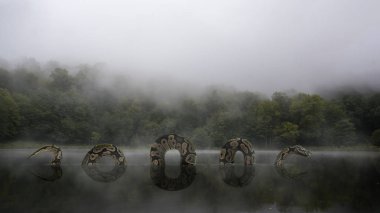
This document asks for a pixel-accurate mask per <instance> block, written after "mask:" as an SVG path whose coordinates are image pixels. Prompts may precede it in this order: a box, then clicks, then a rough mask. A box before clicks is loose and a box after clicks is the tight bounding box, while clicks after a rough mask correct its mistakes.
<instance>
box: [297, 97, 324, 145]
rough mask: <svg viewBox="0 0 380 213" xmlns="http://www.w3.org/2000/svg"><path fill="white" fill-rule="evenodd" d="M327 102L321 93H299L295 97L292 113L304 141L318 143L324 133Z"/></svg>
mask: <svg viewBox="0 0 380 213" xmlns="http://www.w3.org/2000/svg"><path fill="white" fill-rule="evenodd" d="M324 109H325V102H324V100H323V99H322V98H321V97H320V96H319V95H308V94H299V95H297V96H296V97H294V98H293V100H292V103H291V106H290V113H291V117H292V120H293V121H294V122H295V123H296V124H297V125H298V126H299V130H300V139H301V141H302V142H303V143H313V144H316V143H318V141H319V140H321V138H322V135H323V127H324V124H325V118H324Z"/></svg>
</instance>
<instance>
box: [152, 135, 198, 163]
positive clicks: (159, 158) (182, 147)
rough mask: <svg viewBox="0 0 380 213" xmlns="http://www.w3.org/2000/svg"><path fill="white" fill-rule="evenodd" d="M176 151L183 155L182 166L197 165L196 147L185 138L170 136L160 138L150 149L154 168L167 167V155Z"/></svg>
mask: <svg viewBox="0 0 380 213" xmlns="http://www.w3.org/2000/svg"><path fill="white" fill-rule="evenodd" d="M170 149H176V150H178V151H179V153H180V154H181V165H182V166H186V165H195V161H196V155H197V154H196V153H195V149H194V145H193V144H192V143H191V142H190V141H189V140H187V139H186V138H184V137H181V136H178V135H175V134H170V135H163V136H161V137H159V138H158V139H157V140H156V141H155V143H154V144H153V145H152V146H151V148H150V160H151V163H152V165H154V166H165V159H164V158H165V153H166V152H167V151H168V150H170Z"/></svg>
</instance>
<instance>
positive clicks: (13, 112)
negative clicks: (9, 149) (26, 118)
mask: <svg viewBox="0 0 380 213" xmlns="http://www.w3.org/2000/svg"><path fill="white" fill-rule="evenodd" d="M0 118H1V119H0V139H10V138H12V137H14V136H16V135H17V133H18V127H19V124H20V114H19V109H18V106H17V104H16V103H15V101H14V100H13V97H12V96H11V94H10V93H9V92H8V90H6V89H1V88H0Z"/></svg>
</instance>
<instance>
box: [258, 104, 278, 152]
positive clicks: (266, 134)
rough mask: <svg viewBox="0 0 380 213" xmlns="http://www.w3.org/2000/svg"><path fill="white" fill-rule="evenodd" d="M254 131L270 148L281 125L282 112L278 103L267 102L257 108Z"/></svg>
mask: <svg viewBox="0 0 380 213" xmlns="http://www.w3.org/2000/svg"><path fill="white" fill-rule="evenodd" d="M254 122H255V126H254V129H253V130H254V131H255V133H256V135H257V136H258V137H259V138H261V139H262V140H264V141H265V145H266V146H268V145H270V144H271V143H272V141H273V139H274V137H275V129H276V128H277V126H278V125H279V124H280V110H279V106H278V104H277V103H275V102H273V101H270V100H265V101H262V102H260V103H259V105H258V106H257V108H256V115H255V121H254Z"/></svg>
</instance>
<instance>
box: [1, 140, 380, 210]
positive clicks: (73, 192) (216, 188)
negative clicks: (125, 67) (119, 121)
mask: <svg viewBox="0 0 380 213" xmlns="http://www.w3.org/2000/svg"><path fill="white" fill-rule="evenodd" d="M61 148H62V150H63V159H62V164H61V167H60V168H53V167H50V166H48V165H47V163H48V162H49V158H48V157H49V155H48V154H47V153H46V154H41V155H39V156H37V157H35V158H32V159H31V160H28V159H27V156H28V155H29V154H31V153H32V152H33V151H34V149H1V150H0V186H1V187H0V212H181V213H185V212H375V211H376V210H378V209H380V202H379V201H380V153H378V152H364V151H363V152H323V151H318V152H313V151H312V150H311V151H312V153H313V154H312V157H311V158H304V157H301V156H296V155H293V156H290V157H289V158H288V159H287V160H286V161H285V168H284V169H283V170H278V169H276V168H275V167H274V166H273V163H274V160H275V157H276V155H277V153H278V151H260V150H256V155H255V158H256V163H255V165H254V167H244V166H243V165H242V164H241V161H239V159H238V160H237V161H238V162H237V163H236V165H235V166H233V167H232V166H227V167H224V168H221V167H220V166H219V162H218V156H219V151H218V150H197V164H196V166H195V167H191V168H180V167H179V162H180V161H179V154H176V153H168V154H167V159H166V162H167V165H166V168H164V170H157V169H156V170H155V169H154V168H151V166H150V159H149V148H147V150H146V151H131V150H128V149H122V150H123V152H124V155H125V157H126V159H127V166H126V167H125V168H116V167H115V168H113V166H112V165H109V162H108V161H107V160H103V161H102V162H100V165H99V167H98V169H97V170H86V169H84V168H82V167H81V162H82V159H83V158H84V156H85V154H86V153H87V151H88V150H87V149H83V148H79V149H73V148H70V149H69V148H67V149H65V147H61ZM177 165H178V166H177Z"/></svg>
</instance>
